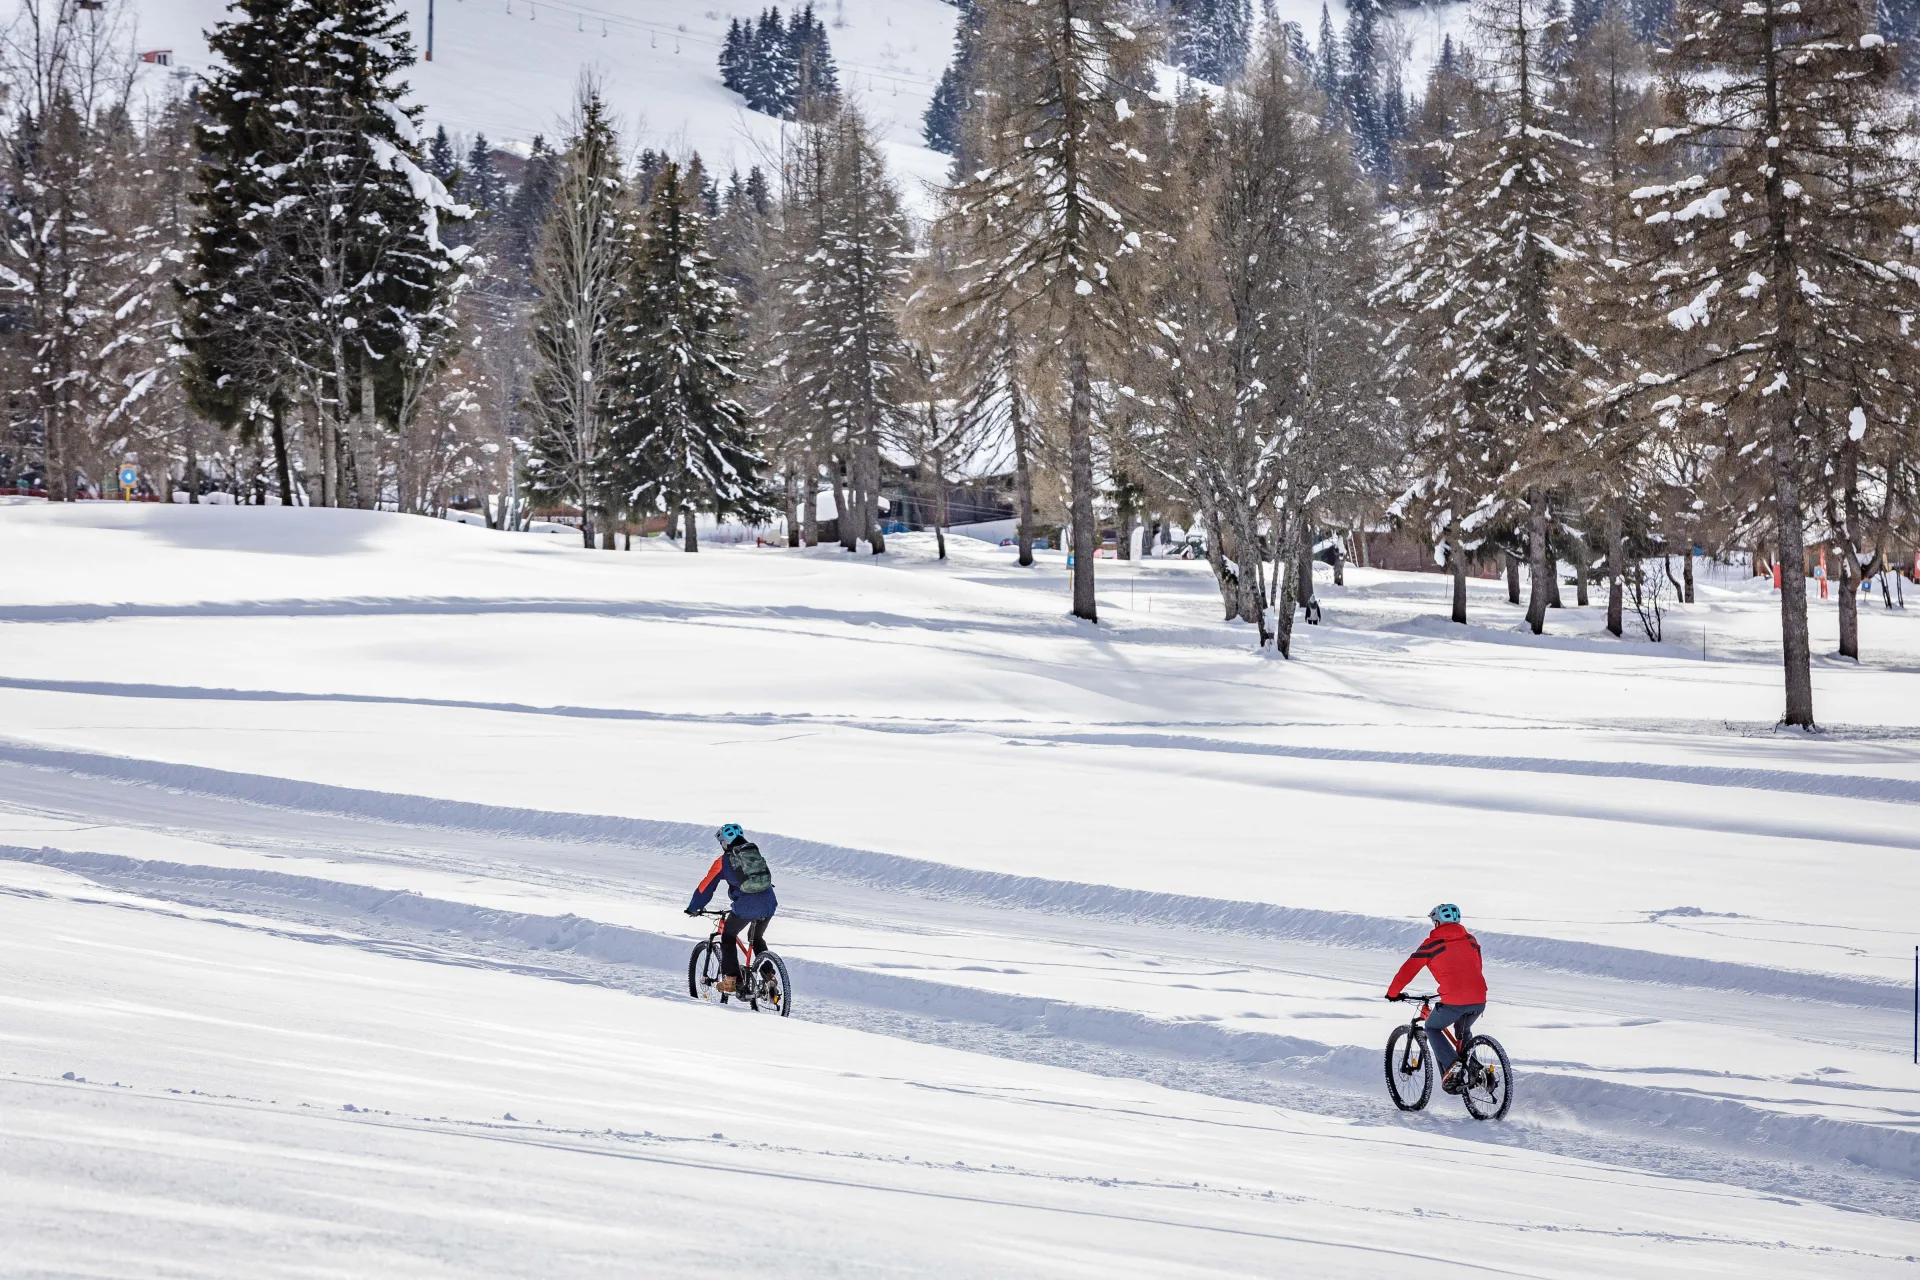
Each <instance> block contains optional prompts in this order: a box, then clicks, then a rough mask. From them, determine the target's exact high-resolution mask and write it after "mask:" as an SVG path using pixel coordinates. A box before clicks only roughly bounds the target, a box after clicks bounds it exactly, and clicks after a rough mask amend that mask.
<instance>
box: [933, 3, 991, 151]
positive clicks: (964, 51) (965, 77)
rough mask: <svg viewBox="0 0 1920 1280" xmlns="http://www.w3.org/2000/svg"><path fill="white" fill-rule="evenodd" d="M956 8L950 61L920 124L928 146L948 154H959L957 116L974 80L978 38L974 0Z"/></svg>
mask: <svg viewBox="0 0 1920 1280" xmlns="http://www.w3.org/2000/svg"><path fill="white" fill-rule="evenodd" d="M957 7H958V8H959V10H960V19H959V21H958V22H957V23H956V24H955V25H954V30H953V61H952V62H949V63H948V64H947V69H946V70H945V71H943V72H941V73H940V83H939V84H938V85H936V86H935V87H934V90H933V101H932V102H931V103H929V104H928V105H927V114H926V116H925V117H924V123H923V132H924V133H925V135H926V139H927V145H928V146H929V147H931V148H933V149H934V150H935V151H940V152H944V153H945V154H947V155H950V156H958V155H959V154H960V145H961V140H962V130H961V128H960V115H961V113H962V112H963V111H964V110H965V109H966V105H967V94H968V92H969V86H970V85H971V83H972V80H973V51H974V47H975V45H976V44H977V43H978V42H979V37H980V6H979V5H978V4H977V3H976V0H960V2H959V5H958V6H957Z"/></svg>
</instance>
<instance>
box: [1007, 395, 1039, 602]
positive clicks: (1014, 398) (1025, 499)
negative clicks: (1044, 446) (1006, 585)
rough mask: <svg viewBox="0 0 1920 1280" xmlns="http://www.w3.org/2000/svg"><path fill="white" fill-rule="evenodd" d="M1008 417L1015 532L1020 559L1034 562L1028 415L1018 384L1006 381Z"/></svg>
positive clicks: (1031, 473) (1031, 457)
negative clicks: (1011, 446)
mask: <svg viewBox="0 0 1920 1280" xmlns="http://www.w3.org/2000/svg"><path fill="white" fill-rule="evenodd" d="M1007 417H1008V419H1009V421H1010V422H1011V423H1012V426H1013V490H1014V498H1015V502H1016V510H1015V513H1014V514H1015V519H1016V524H1015V526H1014V536H1015V538H1016V539H1017V540H1018V541H1019V544H1020V555H1019V563H1020V564H1021V565H1022V566H1027V565H1031V564H1032V563H1033V450H1032V448H1031V447H1030V445H1029V441H1028V439H1027V416H1026V414H1025V413H1023V412H1021V404H1020V388H1018V387H1016V386H1014V385H1013V381H1012V379H1008V382H1007Z"/></svg>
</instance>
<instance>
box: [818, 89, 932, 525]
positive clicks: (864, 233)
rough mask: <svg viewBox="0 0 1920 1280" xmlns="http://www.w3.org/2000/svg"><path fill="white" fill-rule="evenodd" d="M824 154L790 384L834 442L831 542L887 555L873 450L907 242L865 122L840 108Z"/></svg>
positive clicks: (896, 196) (885, 407)
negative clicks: (835, 509) (838, 473)
mask: <svg viewBox="0 0 1920 1280" xmlns="http://www.w3.org/2000/svg"><path fill="white" fill-rule="evenodd" d="M820 145H821V146H823V147H824V148H825V150H826V152H827V168H826V183H825V186H824V188H823V189H822V190H821V192H820V196H821V198H822V207H821V209H820V210H819V219H820V221H819V228H820V236H819V239H818V240H817V241H816V242H815V243H814V244H813V245H812V252H811V253H810V254H809V255H808V258H807V261H806V263H805V265H804V267H803V270H802V278H803V280H804V281H805V285H806V287H805V291H804V293H799V292H796V296H795V299H794V301H795V303H796V310H797V315H796V317H795V318H796V319H797V320H798V325H797V328H796V330H795V332H794V333H793V334H792V350H793V352H794V355H793V360H792V368H791V370H790V372H791V374H792V375H793V376H794V378H795V382H796V384H797V387H798V389H799V390H800V393H801V394H803V395H806V396H810V397H813V398H814V399H816V400H817V401H818V402H819V403H821V404H822V405H823V406H825V408H826V420H825V423H824V426H825V431H826V438H827V439H829V440H835V441H838V442H840V444H839V448H840V455H841V458H842V459H843V463H844V469H845V473H846V479H847V505H845V506H843V507H841V508H840V542H841V545H842V546H843V547H845V548H846V549H848V550H850V551H851V550H853V549H855V546H856V540H862V541H865V542H867V544H868V545H869V546H870V547H871V548H872V550H873V552H874V553H875V554H879V553H880V552H883V551H885V550H886V538H885V536H884V535H883V534H882V533H881V530H880V526H881V519H880V487H881V483H880V482H881V474H880V467H881V455H880V446H881V443H882V439H883V436H884V433H885V431H886V429H887V426H888V422H889V419H890V418H891V417H892V415H893V414H894V413H895V411H896V407H897V406H898V405H899V404H900V402H901V400H902V398H903V395H902V391H901V386H900V384H901V381H902V379H903V377H904V365H905V363H906V358H907V357H906V351H905V348H904V347H903V345H902V343H901V338H900V332H899V325H898V316H899V311H900V304H901V298H902V295H903V293H904V286H905V283H906V278H907V267H906V259H907V250H908V248H909V247H910V240H909V235H908V231H907V223H906V214H905V212H904V210H903V209H902V208H901V203H900V193H899V190H898V188H896V187H895V186H894V184H893V182H892V180H891V179H890V178H888V176H887V172H886V162H885V161H884V160H883V159H882V157H881V154H880V148H879V145H878V144H877V143H876V142H875V141H874V139H873V137H872V136H871V134H870V133H869V132H868V130H867V126H866V122H865V121H864V120H863V119H862V118H861V117H860V115H859V113H858V112H857V111H855V110H854V109H853V108H851V107H843V108H842V109H841V110H840V111H838V112H837V113H835V115H834V116H833V117H832V119H831V120H829V121H827V122H825V124H824V125H823V127H822V137H821V142H820Z"/></svg>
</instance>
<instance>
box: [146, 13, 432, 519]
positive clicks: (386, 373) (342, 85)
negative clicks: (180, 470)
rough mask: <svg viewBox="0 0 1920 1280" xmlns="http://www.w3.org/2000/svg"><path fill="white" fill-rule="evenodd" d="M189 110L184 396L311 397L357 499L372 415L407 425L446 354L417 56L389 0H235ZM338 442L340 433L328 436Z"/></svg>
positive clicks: (341, 479)
mask: <svg viewBox="0 0 1920 1280" xmlns="http://www.w3.org/2000/svg"><path fill="white" fill-rule="evenodd" d="M232 12H233V13H234V14H235V18H234V20H231V21H228V22H224V23H222V24H220V25H219V26H218V27H216V28H215V30H214V32H213V34H212V36H211V38H210V41H209V44H210V46H211V47H212V49H213V51H214V52H215V54H216V55H217V56H218V57H219V59H220V62H219V65H218V68H217V69H216V70H215V71H213V72H211V73H210V74H209V76H208V77H207V79H206V81H205V83H204V85H203V88H202V91H201V105H202V108H203V110H204V111H205V113H206V116H207V124H206V125H205V126H203V127H202V129H201V130H200V138H199V142H200V145H201V148H202V151H203V154H204V159H203V162H202V164H203V175H202V176H203V179H204V182H203V191H202V194H201V195H200V197H199V199H200V201H201V204H202V208H203V210H204V215H205V220H204V223H203V226H202V230H201V232H200V235H199V237H198V242H197V244H196V252H195V255H194V260H193V262H192V264H191V267H190V270H189V273H188V279H187V281H186V282H185V284H184V285H183V289H184V293H185V299H184V300H185V306H184V308H183V312H184V314H183V337H184V339H185V343H186V346H187V347H188V350H189V352H190V358H191V360H192V362H193V365H194V368H193V370H192V372H190V373H189V375H188V383H189V387H190V388H198V389H199V392H198V394H197V395H196V399H197V401H198V403H199V405H200V406H201V407H202V409H203V410H204V411H206V412H208V413H209V414H210V415H212V416H214V417H215V418H216V420H222V421H228V422H234V421H235V419H236V416H237V415H238V416H248V417H257V416H259V415H261V414H262V413H264V414H266V415H267V416H269V417H271V419H272V420H273V424H274V429H275V434H276V443H277V442H278V440H279V438H280V436H281V435H282V426H283V423H282V417H283V413H284V410H285V408H286V407H287V406H288V405H289V404H290V403H296V402H305V403H310V404H314V405H316V407H318V408H319V409H320V410H321V411H322V413H323V416H324V419H325V421H324V425H323V428H322V435H323V451H324V454H325V462H324V463H323V465H324V466H325V470H326V478H327V483H326V484H325V486H324V493H325V496H326V498H327V500H329V501H334V502H339V501H342V500H347V501H352V502H355V503H357V504H358V505H360V506H363V507H365V506H372V505H373V504H374V503H375V502H376V501H377V500H378V498H379V490H380V477H379V472H378V461H377V451H376V448H375V440H374V438H373V436H374V432H375V429H376V424H377V423H380V422H384V423H386V424H387V425H389V426H393V427H398V428H401V429H404V428H405V427H406V425H407V422H408V415H409V414H410V413H411V412H413V411H414V410H415V409H417V406H418V403H419V400H418V393H419V392H420V391H421V389H422V388H423V387H424V386H425V385H426V384H427V383H429V382H430V381H431V379H432V377H433V376H434V375H435V374H436V373H437V371H438V369H439V367H440V364H441V362H442V361H443V360H444V358H445V356H446V353H447V350H448V344H449V343H450V341H451V335H452V333H453V329H454V322H453V317H452V314H451V305H450V297H451V293H452V291H453V290H454V289H456V288H457V287H458V286H459V284H460V283H461V282H462V280H463V276H462V274H461V272H460V270H459V267H458V264H459V262H460V260H461V258H462V257H463V256H464V251H463V250H459V249H450V248H449V247H448V246H447V245H446V244H444V243H443V242H442V240H441V237H440V227H441V220H442V218H445V217H449V216H450V215H452V214H453V213H454V210H455V206H454V205H453V203H452V201H451V200H450V198H449V197H448V195H447V193H446V190H445V188H444V187H443V186H442V185H441V183H440V182H439V181H438V180H437V179H436V178H435V177H434V176H433V175H432V174H430V173H428V172H427V171H426V169H425V168H424V167H423V166H424V164H425V163H427V162H428V157H427V155H426V154H425V151H426V148H425V147H423V146H422V143H421V139H420V137H419V134H418V132H417V124H416V118H417V116H418V114H419V109H418V108H408V107H405V106H403V105H402V99H403V95H404V94H405V90H406V86H405V84H404V82H403V81H401V80H400V78H399V77H400V76H401V75H402V74H403V73H404V71H405V69H406V68H407V67H409V66H411V65H412V64H413V61H414V57H413V48H412V41H411V38H410V37H409V36H408V34H407V31H406V24H405V19H404V18H403V16H402V15H401V14H399V13H398V12H396V11H395V10H394V9H393V8H392V7H391V6H390V5H389V4H388V3H387V0H327V2H326V3H320V4H312V3H309V4H300V5H287V4H284V3H283V0H236V3H235V4H234V5H233V6H232ZM336 447H337V449H338V452H337V453H336Z"/></svg>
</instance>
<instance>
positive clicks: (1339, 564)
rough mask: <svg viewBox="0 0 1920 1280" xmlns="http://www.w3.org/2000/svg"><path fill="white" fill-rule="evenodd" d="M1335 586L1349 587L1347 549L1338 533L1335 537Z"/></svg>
mask: <svg viewBox="0 0 1920 1280" xmlns="http://www.w3.org/2000/svg"><path fill="white" fill-rule="evenodd" d="M1349 536H1351V531H1349ZM1333 585H1334V586H1336V587H1344V586H1346V585H1347V548H1346V544H1345V543H1343V542H1341V541H1340V535H1339V534H1337V533H1336V534H1334V535H1333Z"/></svg>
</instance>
